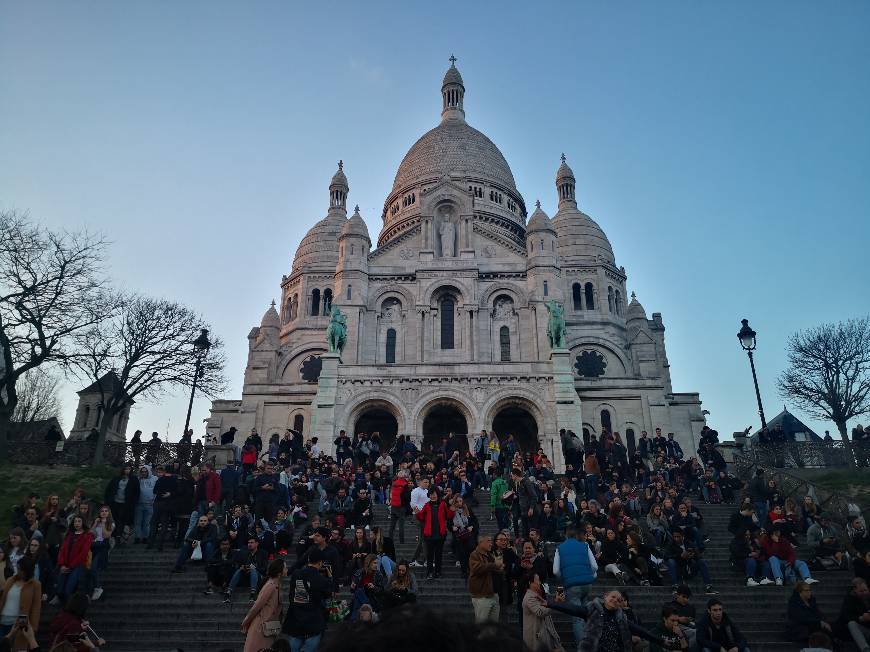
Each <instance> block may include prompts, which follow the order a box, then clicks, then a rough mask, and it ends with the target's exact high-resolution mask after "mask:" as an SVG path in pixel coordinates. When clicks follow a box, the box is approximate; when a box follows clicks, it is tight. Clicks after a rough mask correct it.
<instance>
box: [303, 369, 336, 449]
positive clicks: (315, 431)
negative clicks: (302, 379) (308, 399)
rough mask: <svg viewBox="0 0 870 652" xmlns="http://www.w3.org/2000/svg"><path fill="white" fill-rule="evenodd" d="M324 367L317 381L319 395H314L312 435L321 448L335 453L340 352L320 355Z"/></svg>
mask: <svg viewBox="0 0 870 652" xmlns="http://www.w3.org/2000/svg"><path fill="white" fill-rule="evenodd" d="M320 359H321V360H322V362H323V367H322V368H321V371H320V378H319V379H318V381H317V395H316V396H315V397H314V402H313V404H312V410H311V412H312V414H311V430H310V432H311V435H312V436H313V437H317V443H318V444H320V450H322V451H323V452H325V453H326V454H327V455H334V454H335V451H334V450H333V447H334V444H333V440H334V439H335V403H336V398H337V396H338V364H339V363H340V362H341V359H340V358H339V354H338V353H324V354H322V355H321V356H320Z"/></svg>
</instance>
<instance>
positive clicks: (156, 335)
mask: <svg viewBox="0 0 870 652" xmlns="http://www.w3.org/2000/svg"><path fill="white" fill-rule="evenodd" d="M121 304H122V308H121V309H120V311H119V312H118V314H117V315H115V316H114V317H112V318H110V319H107V320H105V321H103V322H101V323H100V324H97V325H95V326H93V327H91V328H88V329H87V330H84V331H82V332H81V333H79V335H78V337H77V340H78V348H79V350H80V352H81V355H80V356H78V357H76V358H75V359H74V360H72V363H71V368H73V369H74V373H76V375H78V376H79V377H82V378H85V379H87V380H88V381H90V382H96V383H97V385H98V388H99V390H100V393H101V404H102V408H103V412H102V414H103V417H102V419H101V421H100V428H99V433H100V434H99V438H98V440H97V448H96V452H95V454H94V462H93V463H94V465H97V464H100V463H101V462H102V458H103V449H104V446H105V441H106V431H107V430H108V427H109V424H111V423H112V422H113V421H114V419H115V417H116V416H117V415H118V414H120V413H121V412H122V411H123V410H124V409H126V408H127V407H129V406H130V405H131V404H132V403H133V402H134V401H136V400H138V399H155V398H158V397H160V396H162V395H164V394H165V393H168V392H172V391H173V390H179V389H182V388H189V387H190V385H191V384H192V383H193V378H194V373H195V371H196V369H197V351H196V349H195V347H194V345H193V341H194V340H195V339H196V338H197V337H198V336H199V334H200V329H202V328H207V324H204V323H203V322H202V320H201V318H200V317H199V316H198V315H197V314H196V313H194V312H193V311H192V310H191V309H190V308H187V307H186V306H183V305H181V304H179V303H175V302H173V301H168V300H166V299H153V298H150V297H145V296H141V295H138V294H130V295H127V296H126V297H124V299H123V300H122V302H121ZM223 369H224V353H223V344H222V342H221V341H220V339H219V338H213V341H212V345H211V348H210V349H209V352H208V355H207V356H206V357H205V359H200V364H199V370H200V373H199V377H198V380H197V389H198V391H200V392H202V393H203V394H205V395H206V396H212V397H213V396H216V395H217V394H218V393H219V392H221V391H223V390H224V388H225V386H226V379H225V378H224V373H223ZM109 372H114V374H115V376H116V378H117V381H116V382H114V381H113V382H104V383H101V382H99V381H100V380H101V379H102V378H103V377H104V376H105V375H106V374H107V373H109Z"/></svg>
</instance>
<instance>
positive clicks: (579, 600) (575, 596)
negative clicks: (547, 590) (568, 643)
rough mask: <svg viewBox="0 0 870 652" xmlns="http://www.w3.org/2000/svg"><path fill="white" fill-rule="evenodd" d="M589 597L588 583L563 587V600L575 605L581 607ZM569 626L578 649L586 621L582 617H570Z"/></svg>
mask: <svg viewBox="0 0 870 652" xmlns="http://www.w3.org/2000/svg"><path fill="white" fill-rule="evenodd" d="M588 599H589V585H588V584H579V585H577V586H569V587H567V588H566V589H565V602H567V603H568V604H573V605H574V606H576V607H583V606H585V605H586V601H587V600H588ZM571 627H572V628H573V629H574V640H575V641H577V649H578V650H579V649H580V641H581V640H583V629H584V628H585V627H586V621H585V620H583V619H582V618H576V617H575V618H571Z"/></svg>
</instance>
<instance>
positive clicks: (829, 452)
mask: <svg viewBox="0 0 870 652" xmlns="http://www.w3.org/2000/svg"><path fill="white" fill-rule="evenodd" d="M851 449H852V452H851V453H850V452H849V450H848V449H847V448H846V446H845V444H844V443H843V442H842V441H833V442H830V441H829V442H814V441H795V442H788V443H783V444H767V445H764V446H760V445H758V444H755V445H753V446H751V447H749V448H744V449H743V450H742V451H741V452H740V453H739V455H741V456H743V457H748V458H749V459H751V460H752V461H753V462H755V463H757V464H758V465H759V466H762V467H765V468H767V467H771V468H774V467H775V468H778V469H789V468H791V469H821V468H845V467H848V466H849V456H850V454H851V455H852V456H854V459H855V462H856V465H857V466H858V467H860V468H867V466H868V463H870V445H867V444H851ZM735 457H736V456H735Z"/></svg>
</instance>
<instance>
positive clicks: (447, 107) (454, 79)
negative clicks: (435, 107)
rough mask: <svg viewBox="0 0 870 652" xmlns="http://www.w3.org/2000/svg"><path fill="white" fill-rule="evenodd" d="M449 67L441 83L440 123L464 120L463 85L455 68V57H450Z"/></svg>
mask: <svg viewBox="0 0 870 652" xmlns="http://www.w3.org/2000/svg"><path fill="white" fill-rule="evenodd" d="M449 61H450V67H449V68H448V69H447V72H446V73H445V74H444V81H443V82H442V83H441V100H442V104H441V121H442V122H444V121H445V120H465V109H463V107H462V103H463V98H464V97H465V85H464V84H463V83H462V75H460V74H459V70H458V69H457V68H456V57H454V56H453V55H452V54H451V55H450V59H449Z"/></svg>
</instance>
